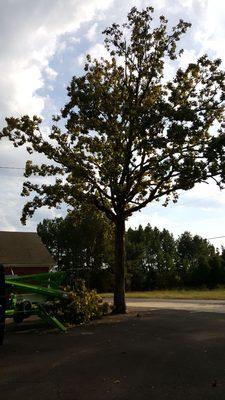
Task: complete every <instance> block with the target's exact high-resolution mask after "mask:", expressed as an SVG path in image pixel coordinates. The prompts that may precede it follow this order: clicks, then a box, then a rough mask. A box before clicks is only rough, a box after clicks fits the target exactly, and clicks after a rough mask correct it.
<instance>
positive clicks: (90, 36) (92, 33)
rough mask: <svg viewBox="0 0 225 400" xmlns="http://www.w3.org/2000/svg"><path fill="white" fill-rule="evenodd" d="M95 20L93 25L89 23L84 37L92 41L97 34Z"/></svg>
mask: <svg viewBox="0 0 225 400" xmlns="http://www.w3.org/2000/svg"><path fill="white" fill-rule="evenodd" d="M97 26H98V24H97V22H95V23H94V24H93V25H91V27H90V29H88V31H87V33H86V38H87V39H88V40H89V41H90V42H94V41H95V40H96V36H97V32H96V30H97Z"/></svg>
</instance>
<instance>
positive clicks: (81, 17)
mask: <svg viewBox="0 0 225 400" xmlns="http://www.w3.org/2000/svg"><path fill="white" fill-rule="evenodd" d="M134 5H135V6H137V7H138V8H144V7H146V6H147V5H152V6H153V7H154V8H155V13H156V17H157V16H159V15H161V14H164V15H166V16H167V17H168V19H169V21H170V23H171V24H175V23H176V22H178V20H179V19H180V18H183V19H184V20H186V21H188V22H191V23H192V28H191V29H190V30H189V31H188V33H187V35H186V36H185V38H184V40H183V41H182V47H183V48H184V49H185V51H184V54H183V56H182V58H181V59H180V60H179V61H178V63H177V66H181V67H184V66H185V65H187V64H188V63H189V62H192V61H195V60H196V58H198V56H200V55H201V54H203V53H208V54H209V55H210V56H211V57H220V58H221V59H222V60H223V67H224V68H225V53H224V43H225V30H224V24H225V2H224V0H216V1H212V0H153V1H151V2H149V1H141V0H140V1H137V0H136V1H134V0H133V1H130V0H120V1H119V0H108V1H107V2H106V1H105V0H104V1H103V0H82V1H80V0H39V1H36V0H6V1H4V2H2V4H1V16H0V20H1V23H0V49H1V50H0V71H1V73H0V92H1V97H0V110H1V111H0V124H1V127H2V126H3V125H4V118H5V117H6V116H11V115H15V116H19V115H23V114H27V113H28V114H30V115H33V114H37V115H41V116H42V117H43V119H44V124H45V126H46V127H47V126H48V124H49V121H50V118H51V115H52V114H56V113H57V111H58V110H59V109H60V108H61V107H62V106H63V105H64V104H65V102H66V87H67V86H68V84H69V82H70V80H71V78H72V76H73V75H79V74H82V67H83V60H84V57H85V54H86V53H90V54H91V55H92V56H95V57H100V56H105V55H106V50H105V49H104V46H103V44H102V43H103V37H102V34H101V32H102V31H103V30H104V28H105V27H107V26H108V25H110V24H111V23H112V22H119V23H120V22H123V21H124V20H125V18H126V14H127V12H128V11H129V9H130V8H131V7H132V6H134ZM173 73H174V67H173V66H172V65H170V64H169V65H168V66H167V70H166V78H170V77H172V76H173ZM46 131H47V128H46ZM28 158H30V157H29V156H28V155H27V154H26V153H25V151H24V150H23V149H19V150H16V149H14V148H12V146H11V144H9V143H8V142H7V141H1V142H0V167H2V166H3V167H17V168H23V167H24V163H25V160H26V159H28ZM38 159H40V157H39V158H37V160H38ZM0 180H1V190H0V230H22V231H23V230H27V231H34V230H35V229H36V225H37V223H38V222H40V221H41V220H42V219H43V218H54V217H55V216H59V215H60V214H61V213H62V211H61V210H48V209H42V210H40V211H38V212H37V213H36V215H35V216H34V217H33V219H32V220H29V221H28V222H27V225H26V227H24V226H22V225H21V224H20V221H19V219H20V215H21V209H22V206H23V202H24V200H23V199H22V198H20V191H21V187H22V182H23V170H22V169H21V170H19V169H18V170H8V169H2V168H0ZM224 211H225V191H224V192H223V191H222V192H221V191H219V189H218V188H217V187H216V186H215V185H214V184H213V183H209V184H201V185H197V186H196V187H195V188H194V189H192V190H191V191H189V192H185V193H181V194H180V198H179V201H178V203H177V204H170V205H169V206H168V207H166V208H165V207H162V205H161V204H160V203H156V204H151V205H149V206H148V207H146V208H145V209H144V210H143V211H142V212H141V213H136V214H135V215H134V216H133V217H131V218H130V220H129V221H128V222H127V226H132V227H135V226H138V225H139V224H140V223H141V224H142V225H146V224H147V223H150V224H151V225H152V226H157V227H159V228H160V229H161V228H164V227H165V228H167V229H169V230H170V231H171V232H173V233H174V235H175V236H177V235H179V234H181V233H182V232H184V231H185V230H188V231H190V232H191V233H193V234H199V235H201V236H203V237H207V238H210V237H214V236H222V235H224V236H225V212H224ZM212 243H213V244H214V245H216V246H221V245H224V246H225V238H222V239H218V240H213V241H212Z"/></svg>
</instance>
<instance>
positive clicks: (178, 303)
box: [106, 298, 225, 314]
mask: <svg viewBox="0 0 225 400" xmlns="http://www.w3.org/2000/svg"><path fill="white" fill-rule="evenodd" d="M106 301H107V299H106ZM108 301H109V299H108ZM110 301H112V299H110ZM127 305H128V309H129V308H131V309H137V310H149V309H153V310H156V309H164V310H186V311H193V312H216V313H223V314H224V313H225V300H180V299H179V300H154V299H131V298H130V299H127Z"/></svg>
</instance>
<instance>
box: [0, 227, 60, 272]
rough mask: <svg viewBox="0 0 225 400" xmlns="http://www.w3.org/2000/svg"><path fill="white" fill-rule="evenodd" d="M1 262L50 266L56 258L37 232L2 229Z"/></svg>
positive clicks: (15, 264)
mask: <svg viewBox="0 0 225 400" xmlns="http://www.w3.org/2000/svg"><path fill="white" fill-rule="evenodd" d="M0 263H1V264H4V265H11V266H12V265H13V266H18V267H19V266H23V267H24V266H26V267H29V266H31V267H32V266H40V267H41V266H49V267H50V266H52V265H54V260H53V258H52V256H51V255H50V253H49V252H48V250H47V249H46V247H45V246H44V244H43V243H42V241H41V239H40V237H39V236H38V234H37V233H35V232H3V231H0Z"/></svg>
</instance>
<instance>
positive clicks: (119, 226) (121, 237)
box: [114, 216, 126, 314]
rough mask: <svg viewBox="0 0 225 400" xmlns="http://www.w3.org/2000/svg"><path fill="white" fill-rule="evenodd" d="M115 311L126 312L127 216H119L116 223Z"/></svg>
mask: <svg viewBox="0 0 225 400" xmlns="http://www.w3.org/2000/svg"><path fill="white" fill-rule="evenodd" d="M114 313H115V314H125V313H126V303H125V218H124V216H121V217H120V216H118V217H117V220H116V223H115V286H114Z"/></svg>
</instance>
